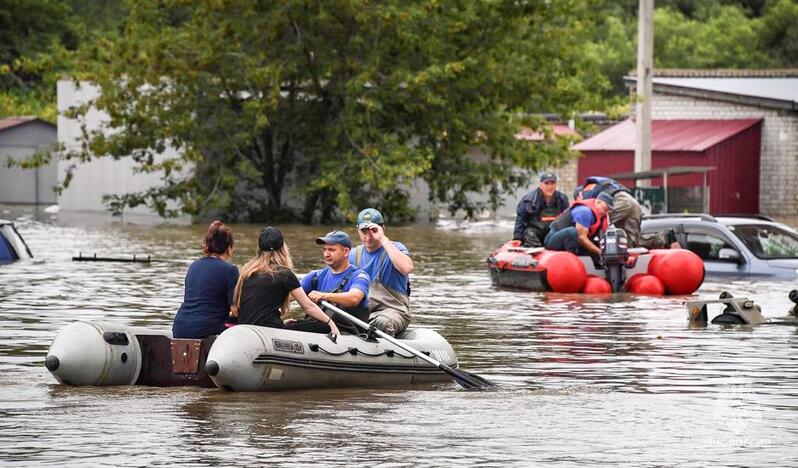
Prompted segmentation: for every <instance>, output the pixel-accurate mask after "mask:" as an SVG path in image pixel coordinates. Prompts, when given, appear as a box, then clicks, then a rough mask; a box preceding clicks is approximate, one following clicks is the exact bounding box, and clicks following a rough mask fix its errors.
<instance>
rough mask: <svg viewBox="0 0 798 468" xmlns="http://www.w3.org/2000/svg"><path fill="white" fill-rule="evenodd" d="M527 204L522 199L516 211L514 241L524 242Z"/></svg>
mask: <svg viewBox="0 0 798 468" xmlns="http://www.w3.org/2000/svg"><path fill="white" fill-rule="evenodd" d="M526 218H527V212H526V204H525V203H524V199H523V198H522V199H521V201H520V202H518V207H516V209H515V227H514V228H513V240H520V241H523V240H524V230H525V229H526Z"/></svg>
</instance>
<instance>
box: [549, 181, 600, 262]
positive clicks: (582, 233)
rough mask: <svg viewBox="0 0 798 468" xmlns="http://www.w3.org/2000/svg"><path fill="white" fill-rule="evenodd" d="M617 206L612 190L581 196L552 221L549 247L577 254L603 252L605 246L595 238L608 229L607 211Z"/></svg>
mask: <svg viewBox="0 0 798 468" xmlns="http://www.w3.org/2000/svg"><path fill="white" fill-rule="evenodd" d="M612 207H613V200H612V197H611V196H610V194H608V193H605V192H602V193H599V194H598V195H597V196H596V198H591V199H588V200H577V201H575V202H573V203H572V204H571V207H570V208H568V209H567V210H565V211H564V212H563V213H562V214H561V215H560V216H558V217H557V219H555V220H554V221H553V222H552V223H551V226H550V228H551V230H550V231H549V235H547V236H546V242H545V246H546V248H547V249H549V250H565V251H568V252H571V253H574V254H576V255H584V254H593V255H596V256H601V249H599V247H598V246H597V245H596V244H594V243H593V241H592V240H591V239H592V238H593V237H594V236H596V235H597V234H600V233H602V232H604V231H606V230H607V226H608V225H609V222H608V220H607V213H608V212H609V211H610V210H611V209H612Z"/></svg>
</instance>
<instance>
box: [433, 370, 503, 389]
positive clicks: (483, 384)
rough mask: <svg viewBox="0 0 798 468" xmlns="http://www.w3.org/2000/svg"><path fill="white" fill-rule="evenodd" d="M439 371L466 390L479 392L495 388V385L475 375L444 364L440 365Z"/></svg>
mask: <svg viewBox="0 0 798 468" xmlns="http://www.w3.org/2000/svg"><path fill="white" fill-rule="evenodd" d="M440 369H441V370H442V371H444V372H446V373H447V374H449V375H450V376H452V378H453V379H454V380H455V382H457V383H458V384H460V386H461V387H463V388H465V389H467V390H481V389H484V388H488V387H493V386H495V384H494V383H493V382H491V381H490V380H487V379H484V378H482V377H480V376H478V375H476V374H472V373H470V372H466V371H464V370H462V369H454V368H452V367H449V366H447V365H446V364H441V365H440Z"/></svg>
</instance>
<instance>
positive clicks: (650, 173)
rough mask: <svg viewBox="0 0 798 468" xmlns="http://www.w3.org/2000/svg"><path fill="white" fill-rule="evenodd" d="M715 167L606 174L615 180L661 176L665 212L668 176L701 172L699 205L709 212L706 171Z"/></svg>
mask: <svg viewBox="0 0 798 468" xmlns="http://www.w3.org/2000/svg"><path fill="white" fill-rule="evenodd" d="M715 169H717V167H715V166H672V167H663V168H661V169H652V170H650V171H640V172H622V173H620V174H613V175H610V176H607V177H609V178H611V179H615V180H640V179H654V178H656V177H662V191H663V195H664V196H665V212H666V213H670V207H669V206H668V176H675V175H686V174H703V175H704V183H703V186H702V187H701V205H702V207H703V210H704V212H705V213H708V212H709V197H708V196H707V172H709V171H714V170H715Z"/></svg>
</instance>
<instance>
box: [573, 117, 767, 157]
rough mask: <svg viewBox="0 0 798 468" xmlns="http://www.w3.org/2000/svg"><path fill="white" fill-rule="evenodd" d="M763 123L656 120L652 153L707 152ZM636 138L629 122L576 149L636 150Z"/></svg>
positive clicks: (753, 121) (581, 144)
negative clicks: (733, 136)
mask: <svg viewBox="0 0 798 468" xmlns="http://www.w3.org/2000/svg"><path fill="white" fill-rule="evenodd" d="M761 120H762V119H741V120H654V121H652V122H651V151H705V150H706V149H707V148H710V147H712V146H715V145H716V144H718V143H720V142H721V141H723V140H725V139H727V138H729V137H731V136H732V135H736V134H737V133H740V132H742V131H743V130H745V129H747V128H749V127H751V126H753V125H756V124H757V123H758V122H760V121H761ZM636 138H637V134H636V132H635V123H634V121H633V120H632V119H628V120H624V121H623V122H621V123H619V124H617V125H614V126H612V127H610V128H608V129H606V130H604V131H603V132H601V133H599V134H597V135H594V136H592V137H590V138H588V139H587V140H585V141H583V142H581V143H579V144H577V145H574V149H576V150H579V151H634V150H635V140H636Z"/></svg>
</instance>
